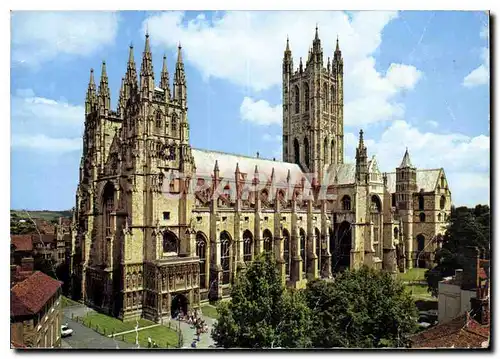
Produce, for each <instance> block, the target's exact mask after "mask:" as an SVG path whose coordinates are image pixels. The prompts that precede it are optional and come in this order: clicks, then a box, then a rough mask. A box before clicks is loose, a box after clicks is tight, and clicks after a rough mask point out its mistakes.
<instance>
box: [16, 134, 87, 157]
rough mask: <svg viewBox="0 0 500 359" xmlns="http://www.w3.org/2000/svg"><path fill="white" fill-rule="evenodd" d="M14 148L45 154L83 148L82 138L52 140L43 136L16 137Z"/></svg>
mask: <svg viewBox="0 0 500 359" xmlns="http://www.w3.org/2000/svg"><path fill="white" fill-rule="evenodd" d="M12 147H19V148H25V149H31V150H41V151H44V152H46V151H47V152H51V151H54V152H58V153H61V152H70V151H76V150H80V149H81V148H82V139H81V138H52V137H47V136H45V135H43V134H39V135H16V136H13V137H12Z"/></svg>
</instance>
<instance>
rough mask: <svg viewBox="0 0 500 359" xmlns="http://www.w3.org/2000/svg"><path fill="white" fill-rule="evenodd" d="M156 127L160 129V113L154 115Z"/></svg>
mask: <svg viewBox="0 0 500 359" xmlns="http://www.w3.org/2000/svg"><path fill="white" fill-rule="evenodd" d="M156 127H161V112H160V111H158V112H157V113H156Z"/></svg>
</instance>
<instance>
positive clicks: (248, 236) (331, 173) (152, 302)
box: [72, 28, 451, 322]
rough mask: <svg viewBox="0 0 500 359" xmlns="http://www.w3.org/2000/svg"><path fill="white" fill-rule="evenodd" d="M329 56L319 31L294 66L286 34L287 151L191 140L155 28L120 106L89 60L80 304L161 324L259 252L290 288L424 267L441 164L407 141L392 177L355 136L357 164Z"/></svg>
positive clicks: (335, 63)
mask: <svg viewBox="0 0 500 359" xmlns="http://www.w3.org/2000/svg"><path fill="white" fill-rule="evenodd" d="M324 64H325V61H324V58H323V49H322V47H321V40H320V39H319V36H318V29H317V28H316V33H315V37H314V40H313V43H312V47H311V48H310V50H309V54H308V57H307V61H305V62H304V63H303V62H302V58H300V62H299V66H298V68H295V67H294V64H293V57H292V52H291V48H290V44H289V41H288V39H287V41H286V48H285V51H284V57H283V68H282V74H283V85H282V87H283V88H282V91H283V161H278V160H275V159H273V160H269V159H264V158H260V157H259V155H258V154H257V156H255V157H248V156H242V155H236V154H231V153H222V152H217V151H210V150H205V149H196V148H193V147H192V146H191V144H190V141H189V120H188V96H187V82H186V75H185V70H184V63H183V58H182V49H181V47H180V45H179V48H178V53H177V61H176V65H175V72H174V73H173V86H171V84H170V74H169V71H168V69H167V62H166V58H165V57H163V68H162V70H161V75H160V79H159V82H158V83H157V82H156V81H155V74H154V71H153V65H152V53H151V48H150V40H149V35H148V34H146V39H145V46H144V52H143V53H142V62H141V67H140V74H139V76H138V74H137V69H136V64H135V60H134V49H133V47H132V46H131V47H130V53H129V58H128V63H127V68H126V72H125V76H124V77H123V78H122V82H121V88H120V93H119V99H118V105H117V108H116V109H111V108H110V90H109V86H108V76H107V73H106V64H105V62H103V63H102V69H101V74H100V82H99V87H98V88H96V85H95V81H94V72H93V70H90V81H89V85H88V89H87V94H86V101H85V130H84V135H83V154H82V158H81V164H80V177H79V184H78V188H77V193H76V208H75V212H74V226H75V230H74V234H73V236H74V238H73V241H74V247H73V248H74V251H73V260H72V262H73V265H72V278H73V290H74V293H73V296H74V297H75V299H83V300H84V302H85V303H86V304H87V305H89V306H92V307H94V308H96V309H98V310H100V311H103V312H106V313H109V314H111V315H113V316H115V317H118V318H121V319H122V320H130V319H134V318H138V317H143V318H147V319H150V320H153V321H155V322H162V321H163V320H164V319H167V318H169V317H170V316H171V315H173V314H174V312H176V311H178V310H180V309H182V310H187V309H188V308H189V309H194V308H198V307H199V306H200V303H203V302H204V301H208V300H217V299H221V298H224V297H227V296H229V294H230V287H231V283H233V281H234V279H235V277H236V274H237V273H238V272H240V271H244V270H245V267H246V265H247V264H248V263H249V262H251V261H252V259H253V258H254V257H255V256H257V255H259V254H261V253H263V252H266V253H269V254H271V255H272V256H273V257H274V258H275V260H276V265H277V270H278V271H279V273H280V275H281V277H282V280H283V283H286V285H287V286H289V287H294V288H303V287H304V286H305V284H306V283H307V281H308V280H312V279H314V278H332V277H334V276H335V274H336V273H338V272H339V271H342V270H345V269H347V268H359V267H360V266H362V265H367V266H370V267H374V268H378V269H380V270H386V271H389V272H392V273H395V272H396V271H405V270H407V269H408V268H412V267H415V266H418V267H428V266H430V265H431V263H432V260H433V252H434V250H435V248H436V247H437V246H439V245H440V238H441V236H442V234H443V233H444V230H445V227H446V223H447V219H448V217H449V214H450V209H451V193H450V190H449V188H448V183H447V180H446V176H445V173H444V170H443V169H442V168H438V169H417V168H415V167H414V166H413V165H412V162H411V160H410V154H409V151H408V149H406V151H405V152H404V154H403V151H402V153H401V154H402V161H401V163H400V164H399V166H398V167H396V168H395V171H393V172H381V171H380V169H379V167H378V164H377V159H376V158H375V156H372V157H369V156H368V150H367V147H366V146H365V144H364V140H363V131H362V130H361V131H360V132H359V143H358V145H357V149H356V161H355V163H344V90H343V83H344V74H343V66H344V63H343V58H342V52H341V50H340V46H339V41H338V39H337V44H336V49H335V51H334V54H333V57H332V59H331V60H330V57H328V59H327V61H326V67H325V65H324ZM409 145H411V144H409ZM397 150H398V149H395V151H397ZM397 165H398V164H395V166H397Z"/></svg>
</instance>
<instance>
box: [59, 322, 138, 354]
mask: <svg viewBox="0 0 500 359" xmlns="http://www.w3.org/2000/svg"><path fill="white" fill-rule="evenodd" d="M63 320H64V323H68V325H69V327H70V328H71V329H73V335H72V336H70V337H66V338H64V339H63V340H62V341H63V342H62V347H63V348H67V347H68V346H69V347H71V348H72V349H127V348H135V345H133V344H129V343H125V342H122V341H120V340H114V339H112V338H108V337H105V336H103V335H101V334H98V333H96V332H95V331H94V330H92V329H90V328H87V327H86V326H84V325H82V324H80V323H77V322H75V321H74V320H71V317H67V316H66V315H64V317H63Z"/></svg>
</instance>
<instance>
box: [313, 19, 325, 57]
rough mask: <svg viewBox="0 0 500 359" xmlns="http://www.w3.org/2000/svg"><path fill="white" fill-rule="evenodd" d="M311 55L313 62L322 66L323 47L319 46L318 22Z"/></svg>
mask: <svg viewBox="0 0 500 359" xmlns="http://www.w3.org/2000/svg"><path fill="white" fill-rule="evenodd" d="M311 56H312V60H313V61H314V62H316V63H317V64H318V65H321V67H323V49H322V48H321V40H320V39H319V34H318V24H316V33H315V34H314V40H313V46H312V53H311Z"/></svg>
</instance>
